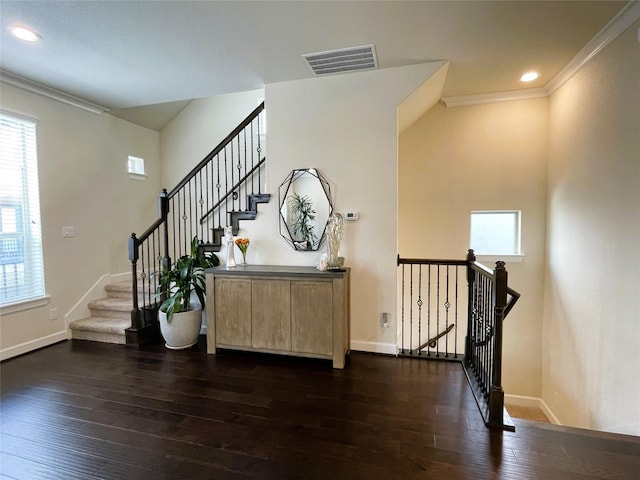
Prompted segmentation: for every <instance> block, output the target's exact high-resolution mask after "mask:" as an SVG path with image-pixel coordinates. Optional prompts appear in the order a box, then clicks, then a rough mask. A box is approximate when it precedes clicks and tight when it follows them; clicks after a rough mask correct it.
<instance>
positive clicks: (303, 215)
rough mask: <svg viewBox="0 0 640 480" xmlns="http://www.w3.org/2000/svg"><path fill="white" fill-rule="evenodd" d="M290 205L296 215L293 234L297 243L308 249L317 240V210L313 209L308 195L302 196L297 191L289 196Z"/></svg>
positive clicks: (292, 226)
mask: <svg viewBox="0 0 640 480" xmlns="http://www.w3.org/2000/svg"><path fill="white" fill-rule="evenodd" d="M289 205H290V207H291V212H292V213H293V215H295V221H294V222H293V224H292V225H291V228H292V229H293V234H294V236H295V237H296V239H297V241H295V242H294V243H295V244H296V245H298V244H302V245H303V246H304V250H308V249H310V248H311V246H312V245H313V242H314V241H315V240H316V233H315V232H314V229H315V225H314V220H315V218H316V211H315V210H314V209H313V204H312V203H311V200H309V197H308V196H307V195H305V196H300V195H298V194H297V193H295V192H294V193H293V194H292V195H291V196H290V197H289Z"/></svg>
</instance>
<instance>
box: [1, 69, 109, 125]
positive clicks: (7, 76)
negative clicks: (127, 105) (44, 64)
mask: <svg viewBox="0 0 640 480" xmlns="http://www.w3.org/2000/svg"><path fill="white" fill-rule="evenodd" d="M0 82H2V83H6V84H7V85H12V86H14V87H17V88H19V89H21V90H25V91H27V92H31V93H35V94H37V95H41V96H43V97H46V98H50V99H52V100H56V101H58V102H62V103H65V104H67V105H71V106H73V107H76V108H80V109H82V110H86V111H87V112H91V113H95V114H96V115H100V114H102V113H104V112H108V111H109V109H108V108H106V107H103V106H101V105H97V104H95V103H91V102H89V101H87V100H83V99H82V98H79V97H75V96H73V95H70V94H68V93H65V92H63V91H61V90H56V89H55V88H51V87H48V86H46V85H43V84H41V83H38V82H34V81H33V80H28V79H26V78H23V77H20V76H18V75H15V74H13V73H11V72H7V71H6V70H0Z"/></svg>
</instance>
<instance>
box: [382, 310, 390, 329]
mask: <svg viewBox="0 0 640 480" xmlns="http://www.w3.org/2000/svg"><path fill="white" fill-rule="evenodd" d="M380 326H381V327H382V328H389V326H390V325H389V314H388V313H387V312H382V313H381V314H380Z"/></svg>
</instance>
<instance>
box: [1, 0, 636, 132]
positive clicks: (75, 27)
mask: <svg viewBox="0 0 640 480" xmlns="http://www.w3.org/2000/svg"><path fill="white" fill-rule="evenodd" d="M625 3H626V2H618V1H566V2H565V1H532V2H529V1H513V2H510V1H466V2H464V1H413V2H408V1H350V2H347V1H257V2H254V1H100V0H98V1H13V0H1V1H0V20H1V27H2V30H1V32H0V33H1V37H0V40H1V43H0V68H1V69H2V71H3V72H8V73H10V74H13V75H18V76H20V77H23V78H26V79H29V80H31V81H35V82H38V83H40V84H43V85H46V86H49V87H52V88H55V89H57V90H61V91H63V92H67V93H69V94H72V95H74V96H77V97H80V98H82V99H86V100H88V101H90V102H93V103H96V104H98V105H101V106H104V107H106V108H107V109H111V111H112V113H114V114H115V115H118V116H122V117H123V118H127V119H129V120H131V121H134V122H135V123H138V124H142V125H145V126H149V127H150V128H155V129H159V128H161V127H162V125H164V123H166V121H167V120H168V119H169V118H170V117H171V116H173V115H175V114H176V113H177V112H178V111H179V110H180V109H181V108H183V107H184V106H185V105H186V104H187V103H188V100H190V99H194V98H200V97H207V96H210V95H215V94H222V93H230V92H238V91H244V90H253V89H257V88H263V87H264V85H265V84H267V83H273V82H281V81H286V80H295V79H302V78H310V77H312V76H313V75H312V73H311V71H310V70H309V68H308V66H307V65H306V63H305V61H304V60H303V58H302V57H301V55H303V54H306V53H312V52H318V51H325V50H331V49H336V48H345V47H352V46H358V45H366V44H374V45H375V49H376V52H377V56H378V64H379V67H380V68H389V67H396V66H401V65H409V64H415V63H422V62H429V61H434V60H448V61H450V64H449V69H448V73H447V78H446V82H445V84H444V91H443V95H444V96H459V95H470V94H483V93H491V92H502V91H511V90H518V89H522V88H532V87H534V88H535V87H541V86H544V85H545V84H546V83H548V82H549V81H550V80H551V79H552V78H553V77H554V75H556V74H557V73H558V72H559V71H560V70H561V69H562V68H563V67H564V66H565V65H566V64H567V63H568V62H569V61H570V60H571V59H572V58H573V56H574V55H575V54H576V53H577V52H578V51H579V50H580V49H581V48H582V47H583V46H584V45H585V44H586V43H587V42H588V41H589V40H590V39H591V38H592V37H594V36H595V35H596V33H597V32H598V31H599V30H600V29H601V28H602V27H603V26H604V25H606V24H607V23H608V22H609V21H610V20H611V18H612V17H614V16H615V15H616V13H617V12H618V11H619V10H620V9H621V8H622V7H624V5H625ZM15 24H23V25H28V26H30V27H32V28H34V29H35V30H36V31H37V32H38V33H39V34H40V35H41V36H42V41H41V42H39V43H37V44H26V43H24V42H21V41H19V40H17V39H15V38H13V37H11V36H10V35H9V33H8V28H9V26H11V25H15ZM530 69H537V70H539V71H540V74H541V75H540V78H539V79H538V80H537V81H535V82H533V83H532V84H527V85H524V84H522V83H521V82H520V81H519V77H520V75H521V74H522V73H524V72H525V71H527V70H530ZM173 102H178V103H173ZM156 104H163V105H159V106H157V107H154V108H152V109H149V108H145V109H139V108H137V107H141V106H149V105H156ZM149 112H155V114H154V116H153V118H152V120H154V119H155V122H154V121H152V122H149V118H148V113H149Z"/></svg>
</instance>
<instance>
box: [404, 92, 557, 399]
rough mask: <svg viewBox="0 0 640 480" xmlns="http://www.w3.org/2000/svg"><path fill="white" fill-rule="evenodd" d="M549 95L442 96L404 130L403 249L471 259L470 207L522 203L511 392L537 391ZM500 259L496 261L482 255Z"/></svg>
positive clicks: (507, 383)
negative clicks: (477, 100)
mask: <svg viewBox="0 0 640 480" xmlns="http://www.w3.org/2000/svg"><path fill="white" fill-rule="evenodd" d="M547 105H548V104H547V100H546V99H537V100H524V101H511V102H500V103H490V104H485V105H475V106H468V107H456V108H447V107H445V106H444V105H443V104H439V105H436V106H435V107H434V108H433V109H431V110H430V111H429V112H427V113H426V114H425V115H423V116H422V117H421V118H420V119H419V120H418V121H417V122H416V123H415V124H414V125H412V126H411V127H409V128H408V129H407V130H406V131H405V133H403V134H402V135H401V136H400V155H399V162H398V171H399V173H398V177H399V180H398V184H399V186H398V243H399V246H400V248H399V252H400V254H401V256H403V257H405V258H457V259H461V260H462V259H464V258H465V257H466V252H467V249H468V248H469V220H470V219H469V216H470V212H471V211H472V210H521V211H522V252H523V253H524V255H525V256H524V260H523V262H522V263H507V266H506V267H507V271H508V272H509V285H510V286H511V287H512V288H514V289H515V290H517V291H519V292H520V293H521V294H522V297H521V299H520V301H519V302H518V304H517V305H516V306H515V308H514V309H513V310H512V311H511V313H510V314H509V316H508V318H507V320H506V322H505V326H504V344H503V353H504V361H503V362H504V363H503V386H504V389H505V392H506V393H507V394H512V395H514V394H515V395H524V396H532V397H540V395H541V369H542V352H541V348H542V346H541V335H542V304H543V290H544V289H543V286H544V252H545V217H546V211H545V205H546V168H547V158H548V134H547V132H548V126H549V125H548V109H547ZM484 263H485V264H486V265H487V266H488V267H491V268H493V267H494V266H495V263H489V262H484Z"/></svg>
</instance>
